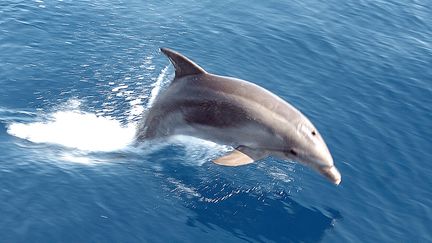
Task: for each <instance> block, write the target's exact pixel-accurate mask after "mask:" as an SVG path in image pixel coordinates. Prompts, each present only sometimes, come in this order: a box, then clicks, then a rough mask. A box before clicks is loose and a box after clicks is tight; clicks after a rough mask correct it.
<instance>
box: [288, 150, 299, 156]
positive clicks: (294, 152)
mask: <svg viewBox="0 0 432 243" xmlns="http://www.w3.org/2000/svg"><path fill="white" fill-rule="evenodd" d="M289 152H290V153H291V154H292V155H294V156H297V152H296V151H294V149H290V151H289Z"/></svg>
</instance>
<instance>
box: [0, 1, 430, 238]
mask: <svg viewBox="0 0 432 243" xmlns="http://www.w3.org/2000/svg"><path fill="white" fill-rule="evenodd" d="M431 40H432V2H430V1H428V0H400V1H394V0H389V1H373V0H362V1H353V0H347V1H336V0H330V1H316V0H305V1H276V0H268V1H255V2H250V1H246V0H237V1H231V0H226V1H225V0H224V1H207V0H205V1H190V0H183V1H165V0H162V1H141V0H111V1H107V0H99V1H90V0H73V1H72V0H58V1H56V0H35V1H30V0H29V1H27V0H26V1H18V0H3V1H1V3H0V87H1V88H0V151H1V152H0V242H431V241H432V228H431V225H432V190H431V186H432V177H431V175H432V140H431V137H432V105H431V103H432V41H431ZM159 47H170V48H173V49H175V50H177V51H179V52H181V53H183V54H185V55H186V56H188V57H190V58H191V59H193V60H194V61H196V62H197V63H198V64H200V65H201V66H202V67H203V68H205V69H206V70H207V71H209V72H212V73H216V74H220V75H227V76H233V77H238V78H241V79H245V80H249V81H252V82H254V83H256V84H258V85H261V86H263V87H265V88H267V89H269V90H270V91H272V92H274V93H275V94H277V95H279V96H281V97H282V98H284V99H285V100H287V101H289V102H290V103H291V104H293V105H294V106H296V107H298V108H299V109H300V110H301V111H302V112H303V113H304V114H306V115H307V116H308V117H309V118H310V120H311V121H312V122H313V123H314V124H315V125H316V126H317V128H318V129H319V131H320V133H321V134H322V135H323V137H324V138H325V140H326V142H327V144H328V146H329V149H330V150H331V152H332V155H333V157H334V159H335V163H336V165H337V167H338V168H339V170H340V171H341V173H342V183H341V185H340V186H338V187H336V186H334V185H332V184H331V183H329V182H327V181H326V180H325V179H323V178H322V177H321V176H320V175H318V174H317V173H315V172H313V171H312V170H311V169H309V168H306V167H304V166H302V165H300V164H296V163H291V162H286V161H280V160H277V159H274V158H268V159H265V160H263V161H259V162H257V163H254V164H251V165H247V166H242V167H236V168H226V167H220V166H217V165H215V164H213V163H211V160H212V159H213V158H216V157H217V156H220V155H222V154H223V153H224V152H226V151H228V150H229V149H230V148H228V147H226V146H222V145H217V144H213V143H211V142H208V141H202V140H198V139H191V138H185V137H179V138H172V139H168V140H167V141H165V142H153V143H144V144H142V145H141V146H138V147H137V146H133V145H131V144H132V143H133V134H134V126H135V124H136V122H137V121H138V120H139V119H140V117H141V113H142V111H144V110H146V109H148V108H149V107H150V106H151V103H152V101H153V100H154V98H155V97H156V96H157V94H158V93H159V91H160V90H163V89H164V87H166V85H167V84H169V82H170V80H171V79H172V78H173V75H174V70H173V68H172V67H171V66H170V64H169V62H168V60H167V59H166V58H165V57H164V56H163V55H162V54H161V53H160V52H159Z"/></svg>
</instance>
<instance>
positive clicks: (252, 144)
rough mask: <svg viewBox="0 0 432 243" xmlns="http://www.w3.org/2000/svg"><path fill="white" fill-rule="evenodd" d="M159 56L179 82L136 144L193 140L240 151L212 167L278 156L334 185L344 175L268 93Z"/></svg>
mask: <svg viewBox="0 0 432 243" xmlns="http://www.w3.org/2000/svg"><path fill="white" fill-rule="evenodd" d="M161 51H162V52H163V53H164V54H165V55H166V56H167V57H168V58H169V60H170V61H171V63H172V64H173V66H174V68H175V78H174V80H173V81H172V83H171V84H170V85H169V87H168V88H167V89H166V90H165V91H164V92H163V93H162V94H160V95H159V96H158V97H157V98H156V100H155V102H154V104H153V106H152V107H151V108H150V109H149V110H148V112H147V113H146V114H145V115H144V117H143V119H142V121H141V122H140V125H139V127H138V130H137V134H136V138H137V140H144V139H154V138H160V137H166V136H171V135H187V136H194V137H198V138H202V139H206V140H210V141H214V142H216V143H220V144H226V145H231V146H233V147H235V148H236V149H235V150H234V151H232V152H231V153H229V154H227V155H224V156H222V157H220V158H218V159H215V160H214V161H213V162H215V163H216V164H219V165H226V166H239V165H245V164H249V163H252V162H254V161H257V160H260V159H263V158H265V157H267V156H269V155H274V156H277V157H279V158H282V159H286V160H291V161H299V162H301V163H303V164H306V165H308V166H310V167H312V168H314V169H315V170H317V171H318V172H319V173H321V174H322V175H324V176H325V177H326V178H328V179H329V180H330V181H332V182H333V183H334V184H336V185H338V184H339V183H340V182H341V175H340V173H339V171H338V170H337V169H336V167H335V166H334V163H333V158H332V156H331V154H330V152H329V150H328V148H327V145H326V143H325V142H324V140H323V138H322V137H321V135H320V134H319V132H318V130H317V129H316V128H315V127H314V125H312V123H311V122H310V121H309V120H308V119H307V118H306V117H305V116H304V115H303V114H302V113H301V112H300V111H299V110H297V109H296V108H294V107H293V106H292V105H290V104H288V103H287V102H286V101H284V100H282V99H281V98H280V97H278V96H276V95H275V94H273V93H271V92H270V91H268V90H266V89H264V88H262V87H260V86H258V85H256V84H253V83H251V82H248V81H244V80H241V79H236V78H230V77H223V76H218V75H214V74H210V73H208V72H206V71H205V70H204V69H203V68H201V67H200V66H198V65H197V64H195V63H194V62H192V61H191V60H189V59H188V58H186V57H185V56H183V55H181V54H180V53H178V52H175V51H173V50H170V49H167V48H161Z"/></svg>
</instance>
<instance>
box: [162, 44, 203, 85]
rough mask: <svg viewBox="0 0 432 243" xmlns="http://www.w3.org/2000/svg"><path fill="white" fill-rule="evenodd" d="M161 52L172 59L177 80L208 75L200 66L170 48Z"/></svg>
mask: <svg viewBox="0 0 432 243" xmlns="http://www.w3.org/2000/svg"><path fill="white" fill-rule="evenodd" d="M160 50H161V52H163V54H165V55H166V56H167V57H168V58H169V59H170V61H171V63H172V64H173V65H174V68H175V79H178V78H182V77H184V76H188V75H196V74H203V73H206V71H204V69H202V68H201V67H200V66H198V65H197V64H195V63H194V62H192V61H191V60H189V59H188V58H187V57H185V56H183V55H182V54H180V53H178V52H175V51H173V50H171V49H168V48H161V49H160Z"/></svg>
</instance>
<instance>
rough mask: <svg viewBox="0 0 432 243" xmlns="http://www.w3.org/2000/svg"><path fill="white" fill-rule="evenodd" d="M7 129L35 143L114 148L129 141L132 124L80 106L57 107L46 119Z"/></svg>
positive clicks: (13, 124) (131, 136) (133, 128)
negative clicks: (103, 115) (84, 110)
mask: <svg viewBox="0 0 432 243" xmlns="http://www.w3.org/2000/svg"><path fill="white" fill-rule="evenodd" d="M7 132H8V133H9V134H11V135H13V136H16V137H19V138H22V139H26V140H29V141H31V142H34V143H51V144H58V145H62V146H65V147H70V148H77V149H80V150H85V151H115V150H120V149H123V148H125V147H127V146H128V145H130V144H131V143H132V142H133V140H134V136H135V126H134V124H128V125H127V126H122V124H121V123H120V122H119V121H116V120H113V119H111V118H107V117H102V116H97V115H95V114H92V113H86V112H82V111H79V110H69V111H57V112H54V113H53V114H51V115H50V116H49V117H48V120H47V121H43V122H33V123H28V124H24V123H12V124H10V125H9V127H8V130H7Z"/></svg>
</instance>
